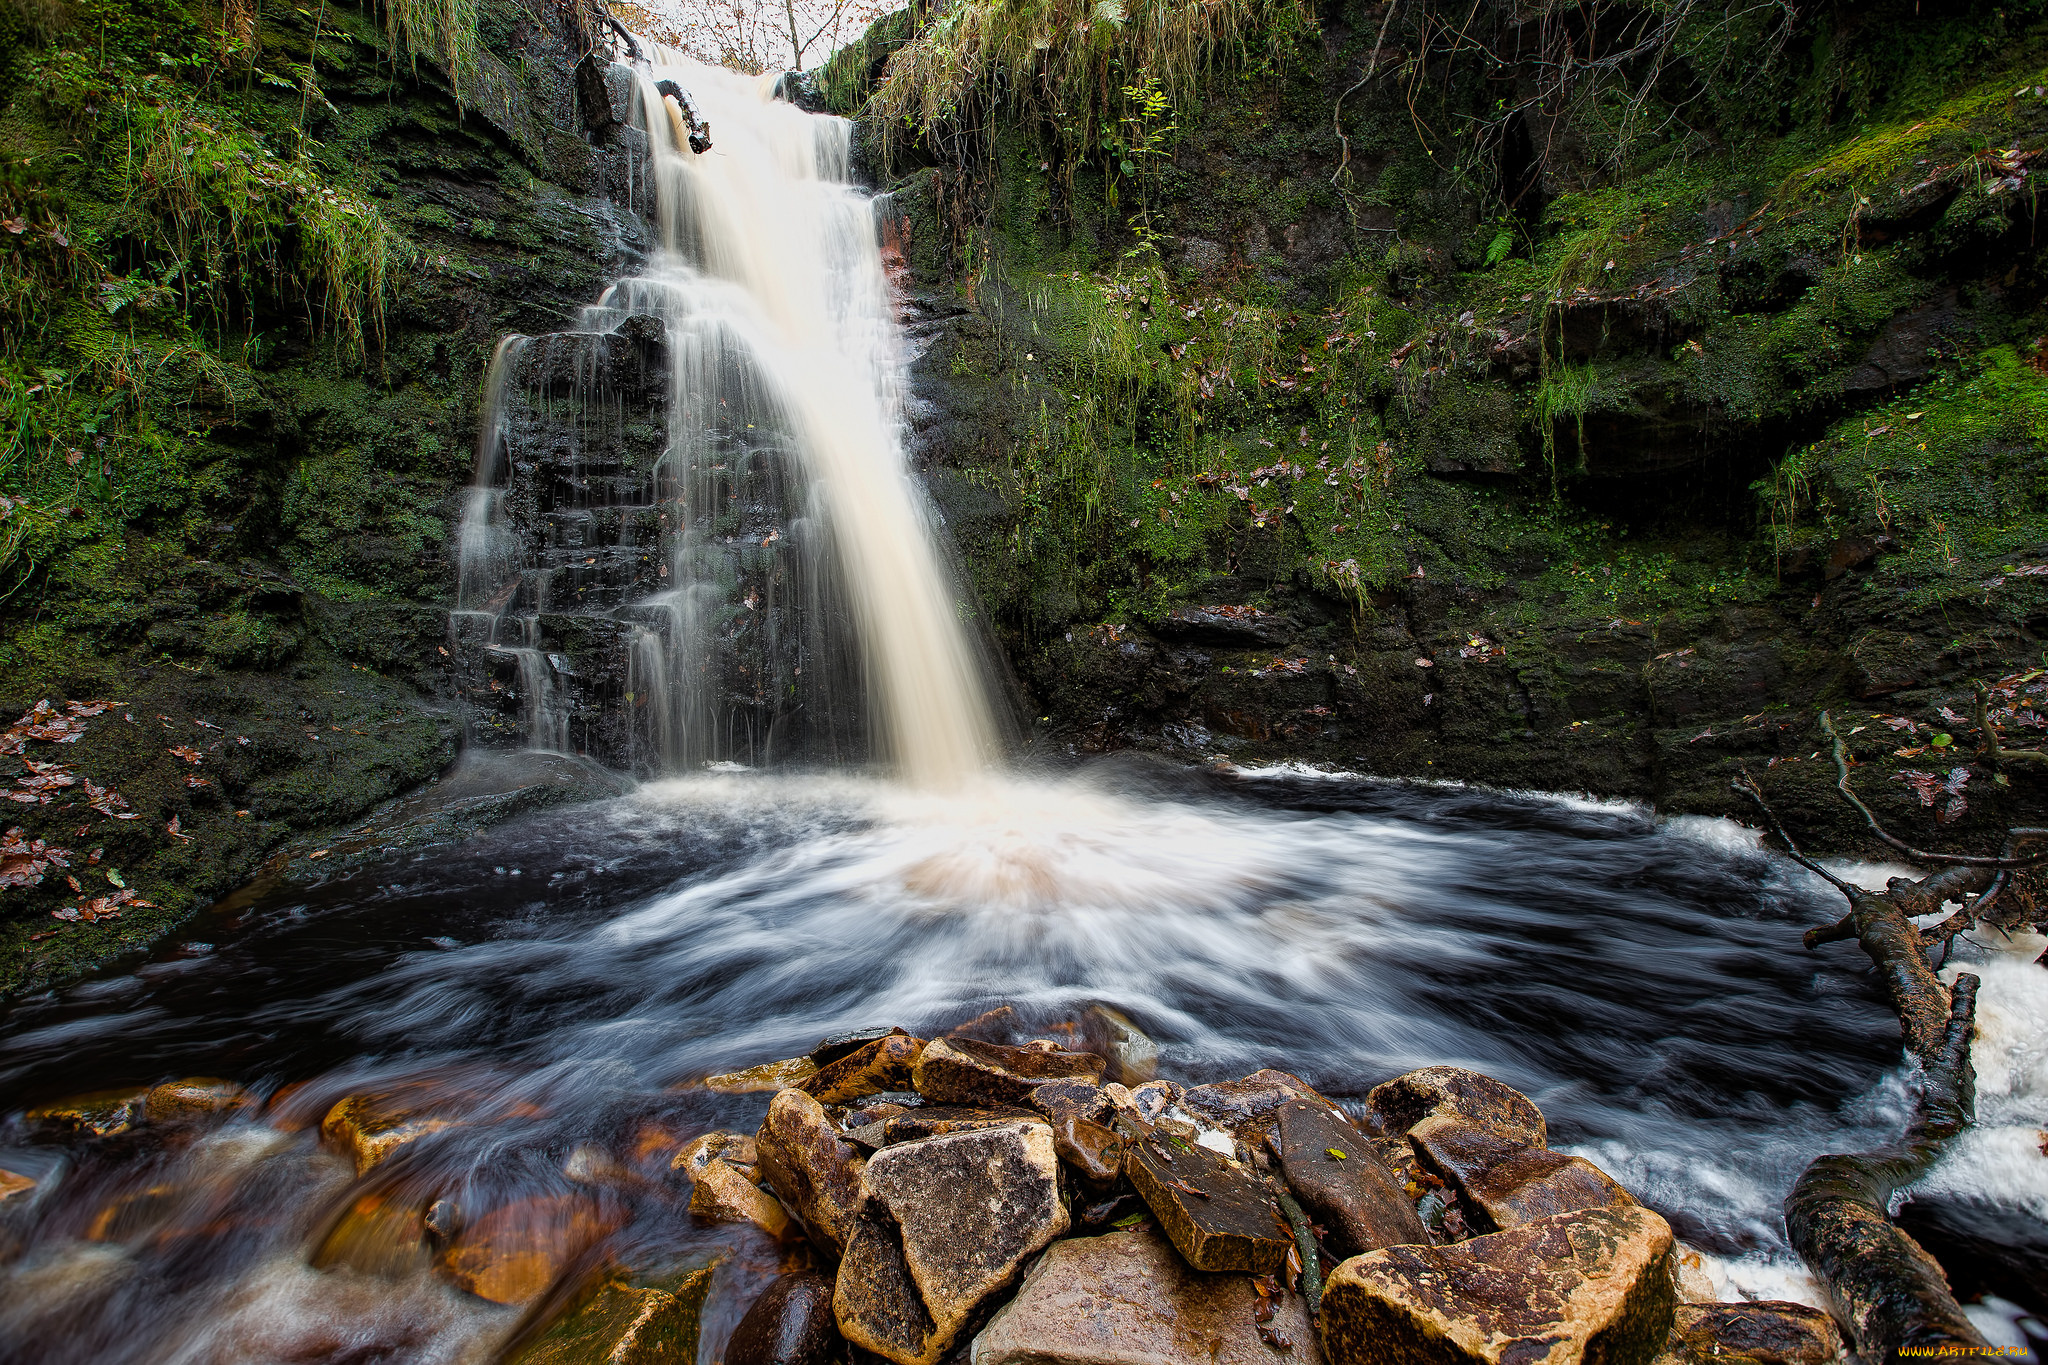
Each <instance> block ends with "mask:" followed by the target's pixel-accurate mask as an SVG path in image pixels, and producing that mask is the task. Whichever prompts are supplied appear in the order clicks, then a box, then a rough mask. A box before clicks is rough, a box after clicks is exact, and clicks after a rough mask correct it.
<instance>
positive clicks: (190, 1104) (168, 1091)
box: [142, 1076, 255, 1123]
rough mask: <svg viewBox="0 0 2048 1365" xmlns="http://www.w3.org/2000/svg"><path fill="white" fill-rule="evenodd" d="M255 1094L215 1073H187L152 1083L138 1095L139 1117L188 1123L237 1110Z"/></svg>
mask: <svg viewBox="0 0 2048 1365" xmlns="http://www.w3.org/2000/svg"><path fill="white" fill-rule="evenodd" d="M254 1103H255V1097H254V1096H252V1095H251V1094H250V1093H249V1092H248V1091H247V1090H244V1089H243V1088H242V1087H241V1086H239V1085H236V1084H235V1083H234V1082H233V1081H224V1080H221V1079H219V1078H218V1077H215V1076H189V1077H187V1078H186V1079H184V1080H182V1081H165V1082H164V1083H163V1084H162V1085H158V1086H152V1087H151V1088H150V1091H149V1093H148V1094H146V1095H144V1096H143V1097H142V1113H143V1117H145V1118H146V1119H148V1120H149V1121H150V1122H151V1123H191V1122H195V1121H199V1120H203V1119H211V1118H217V1117H219V1116H221V1115H224V1114H233V1113H238V1112H240V1111H241V1110H243V1109H246V1108H248V1107H249V1106H251V1105H252V1104H254Z"/></svg>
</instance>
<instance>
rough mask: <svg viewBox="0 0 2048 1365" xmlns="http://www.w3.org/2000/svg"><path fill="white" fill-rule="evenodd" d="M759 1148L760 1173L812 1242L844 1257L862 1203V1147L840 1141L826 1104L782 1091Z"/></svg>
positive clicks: (765, 1122) (757, 1140) (771, 1103)
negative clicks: (801, 1225)
mask: <svg viewBox="0 0 2048 1365" xmlns="http://www.w3.org/2000/svg"><path fill="white" fill-rule="evenodd" d="M754 1144H755V1150H756V1153H757V1155H758V1156H759V1158H760V1173H761V1175H762V1176H763V1178H765V1179H766V1180H767V1182H768V1184H769V1186H770V1187H771V1188H773V1189H774V1191H775V1193H776V1194H777V1195H779V1196H780V1197H781V1199H782V1202H783V1203H784V1204H787V1205H788V1206H789V1207H790V1209H791V1210H792V1211H794V1212H795V1214H796V1216H797V1218H798V1219H799V1220H800V1221H801V1222H802V1223H803V1225H804V1231H806V1232H808V1233H809V1234H810V1236H811V1241H812V1242H814V1243H816V1244H817V1246H818V1249H819V1250H821V1251H824V1252H826V1253H827V1254H828V1255H831V1256H838V1255H840V1254H841V1253H842V1252H843V1251H844V1250H845V1249H846V1238H847V1234H848V1233H849V1232H850V1231H851V1229H852V1225H853V1215H854V1210H855V1209H856V1208H857V1207H859V1204H860V1179H861V1169H862V1167H863V1166H864V1165H865V1163H866V1158H864V1157H863V1156H862V1155H861V1153H860V1149H858V1148H857V1147H855V1146H854V1145H853V1144H852V1143H850V1142H847V1141H846V1140H844V1139H843V1138H841V1137H840V1136H839V1131H838V1129H836V1128H834V1127H833V1126H832V1120H831V1119H830V1118H828V1117H826V1114H825V1106H824V1105H822V1104H819V1103H818V1102H817V1100H815V1099H813V1098H812V1097H811V1096H809V1095H806V1094H805V1093H804V1092H803V1091H801V1090H784V1091H781V1092H780V1093H778V1094H777V1095H776V1096H775V1098H774V1099H772V1100H770V1101H769V1102H768V1117H767V1118H765V1119H763V1120H762V1121H761V1130H760V1132H758V1133H756V1134H755V1135H754Z"/></svg>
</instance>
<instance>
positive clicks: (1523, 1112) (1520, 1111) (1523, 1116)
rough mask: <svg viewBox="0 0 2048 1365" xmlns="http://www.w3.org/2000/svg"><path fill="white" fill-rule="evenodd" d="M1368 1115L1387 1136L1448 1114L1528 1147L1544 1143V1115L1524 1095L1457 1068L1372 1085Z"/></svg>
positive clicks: (1434, 1068)
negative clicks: (1515, 1139)
mask: <svg viewBox="0 0 2048 1365" xmlns="http://www.w3.org/2000/svg"><path fill="white" fill-rule="evenodd" d="M1365 1108H1366V1113H1367V1115H1368V1116H1369V1117H1370V1118H1371V1119H1372V1121H1373V1122H1374V1123H1376V1124H1378V1125H1379V1128H1380V1131H1381V1132H1382V1133H1384V1134H1386V1135H1388V1136H1390V1137H1394V1136H1399V1135H1400V1134H1402V1133H1405V1132H1407V1131H1408V1130H1409V1129H1411V1128H1413V1127H1414V1126H1415V1125H1416V1124H1418V1123H1420V1122H1422V1121H1423V1120H1424V1119H1426V1118H1430V1117H1432V1116H1435V1115H1438V1114H1450V1115H1454V1116H1456V1117H1458V1118H1462V1119H1466V1120H1468V1121H1470V1122H1472V1123H1477V1124H1480V1125H1482V1126H1484V1127H1488V1128H1493V1129H1495V1130H1497V1131H1498V1132H1500V1133H1502V1134H1504V1135H1506V1136H1509V1137H1513V1138H1517V1139H1519V1140H1520V1141H1522V1142H1524V1143H1527V1144H1528V1145H1529V1146H1531V1147H1541V1146H1544V1145H1545V1141H1546V1138H1547V1132H1546V1130H1545V1128H1544V1124H1543V1112H1542V1111H1541V1110H1540V1109H1538V1108H1537V1107H1536V1104H1535V1102H1534V1101H1533V1100H1531V1099H1530V1098H1529V1097H1528V1096H1527V1095H1524V1094H1523V1093H1522V1092H1521V1091H1519V1090H1514V1089H1511V1088H1509V1087H1508V1086H1505V1085H1502V1084H1501V1083H1500V1082H1499V1081H1497V1080H1495V1079H1493V1077H1491V1076H1482V1075H1480V1074H1479V1073H1478V1072H1477V1071H1467V1070H1465V1069H1464V1068H1462V1067H1456V1066H1426V1067H1423V1068H1422V1069H1421V1070H1420V1071H1410V1072H1408V1073H1407V1074H1406V1075H1401V1076H1396V1077H1394V1079H1392V1080H1391V1081H1387V1082H1386V1083H1384V1084H1382V1085H1378V1086H1375V1087H1373V1090H1372V1093H1371V1094H1369V1095H1367V1096H1366V1098H1365Z"/></svg>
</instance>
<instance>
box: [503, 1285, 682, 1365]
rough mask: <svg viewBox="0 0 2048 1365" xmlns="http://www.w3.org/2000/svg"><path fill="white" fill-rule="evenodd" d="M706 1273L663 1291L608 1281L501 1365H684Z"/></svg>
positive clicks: (588, 1294)
mask: <svg viewBox="0 0 2048 1365" xmlns="http://www.w3.org/2000/svg"><path fill="white" fill-rule="evenodd" d="M710 1288H711V1268H710V1267H708V1266H706V1267H702V1268H699V1269H695V1270H691V1271H688V1272H686V1273H685V1274H683V1275H681V1276H679V1277H677V1278H675V1279H673V1280H671V1281H669V1282H668V1283H667V1284H665V1285H654V1286H648V1285H635V1284H630V1283H628V1282H627V1281H625V1280H622V1279H618V1278H608V1279H606V1280H604V1281H603V1282H602V1283H600V1284H599V1285H598V1286H597V1287H596V1288H595V1289H594V1290H592V1291H590V1292H589V1293H587V1294H585V1295H584V1296H583V1297H582V1298H581V1300H580V1301H579V1302H578V1303H577V1304H576V1306H575V1307H574V1308H572V1309H570V1310H569V1312H567V1313H565V1314H563V1315H562V1316H561V1317H559V1318H557V1319H556V1320H555V1322H554V1323H553V1325H551V1326H549V1327H548V1328H547V1329H546V1330H545V1331H543V1332H541V1333H540V1335H538V1336H536V1337H534V1338H532V1339H531V1340H530V1341H528V1342H527V1343H526V1344H524V1345H523V1346H517V1347H515V1348H514V1349H513V1350H512V1351H511V1352H510V1353H509V1354H507V1355H506V1357H505V1365H689V1362H692V1361H694V1360H696V1358H697V1338H698V1335H699V1333H700V1331H701V1328H702V1322H703V1313H704V1297H705V1294H706V1293H707V1292H708V1291H709V1290H710Z"/></svg>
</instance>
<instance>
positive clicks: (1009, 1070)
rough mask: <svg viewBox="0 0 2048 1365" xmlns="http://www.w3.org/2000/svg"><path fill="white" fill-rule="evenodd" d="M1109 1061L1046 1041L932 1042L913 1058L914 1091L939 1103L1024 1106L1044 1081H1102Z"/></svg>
mask: <svg viewBox="0 0 2048 1365" xmlns="http://www.w3.org/2000/svg"><path fill="white" fill-rule="evenodd" d="M1107 1065H1108V1062H1107V1061H1106V1060H1105V1059H1103V1058H1101V1057H1098V1056H1097V1055H1095V1054H1094V1053H1092V1052H1067V1051H1064V1050H1063V1049H1061V1048H1058V1047H1056V1046H1054V1045H1053V1044H1051V1043H1042V1044H1035V1043H1027V1044H1025V1045H1024V1046H1022V1047H1008V1046H1005V1045H1004V1044H1002V1043H984V1042H981V1041H979V1040H977V1039H974V1038H934V1039H933V1040H932V1041H931V1042H929V1043H927V1044H926V1045H925V1048H924V1051H923V1052H922V1053H920V1054H919V1055H918V1059H917V1066H916V1069H915V1072H914V1074H913V1080H914V1081H915V1083H916V1085H917V1093H918V1094H920V1095H923V1096H924V1097H925V1098H926V1099H928V1100H936V1101H938V1102H939V1103H941V1104H1023V1103H1025V1102H1026V1101H1028V1100H1029V1099H1030V1098H1031V1092H1032V1091H1034V1090H1036V1089H1037V1088H1038V1087H1039V1086H1041V1085H1043V1084H1045V1083H1046V1082H1047V1081H1086V1082H1088V1083H1089V1084H1091V1085H1099V1084H1101V1082H1102V1073H1103V1069H1104V1068H1105V1067H1106V1066H1107Z"/></svg>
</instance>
